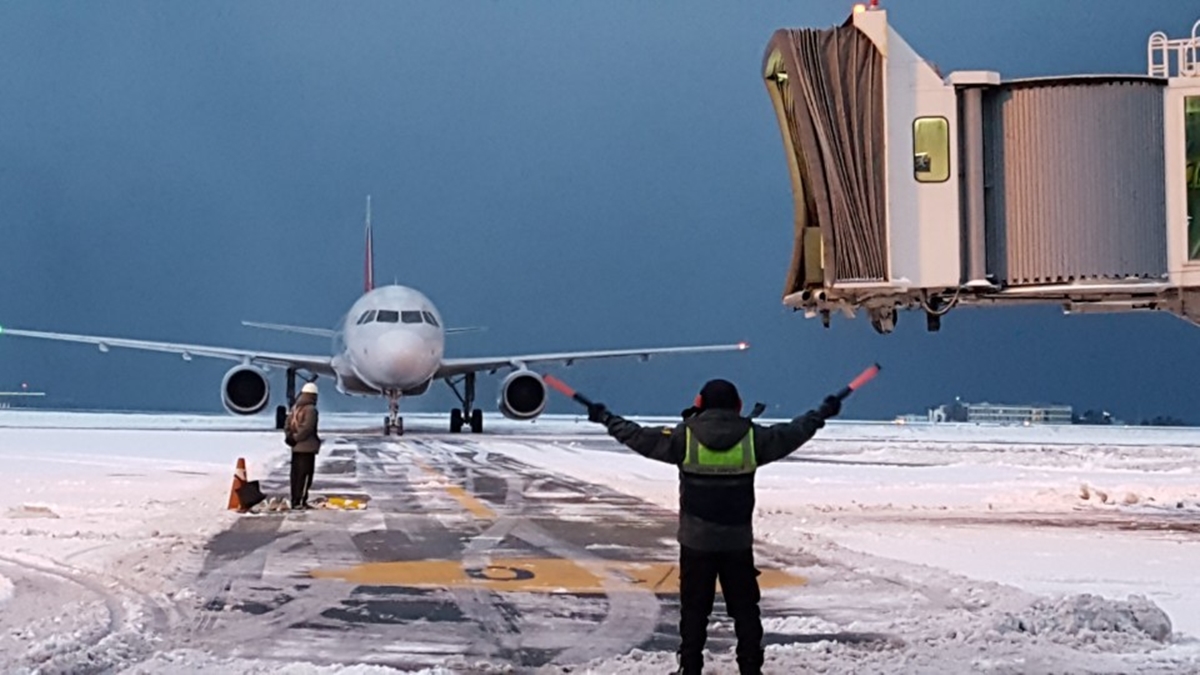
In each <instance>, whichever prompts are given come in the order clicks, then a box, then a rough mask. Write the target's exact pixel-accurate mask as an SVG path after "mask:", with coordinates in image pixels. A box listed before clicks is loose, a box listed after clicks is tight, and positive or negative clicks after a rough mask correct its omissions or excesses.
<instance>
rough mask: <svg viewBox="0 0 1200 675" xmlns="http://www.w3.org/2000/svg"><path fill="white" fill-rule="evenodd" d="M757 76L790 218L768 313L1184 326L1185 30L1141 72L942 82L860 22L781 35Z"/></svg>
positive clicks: (1191, 283) (1191, 109)
mask: <svg viewBox="0 0 1200 675" xmlns="http://www.w3.org/2000/svg"><path fill="white" fill-rule="evenodd" d="M763 78H764V82H765V84H766V87H767V91H768V93H769V95H770V99H771V103H772V105H773V107H774V110H775V114H776V117H777V119H778V122H779V127H780V130H781V132H782V137H783V146H784V151H785V152H784V154H785V157H786V161H787V167H788V170H789V174H790V176H791V187H792V195H793V203H794V218H793V222H792V225H793V232H794V237H793V255H792V261H791V265H790V267H789V270H788V274H787V279H786V282H785V286H784V297H783V301H784V304H786V305H787V306H790V307H792V308H794V309H796V310H802V311H804V312H805V314H806V316H808V317H810V318H811V317H818V316H819V317H821V319H822V321H823V322H824V323H825V325H826V326H828V325H829V323H830V318H831V315H833V314H844V315H846V316H849V317H853V316H854V315H855V314H856V313H857V312H859V311H861V312H864V313H865V314H866V315H867V316H868V317H869V319H870V321H871V324H872V325H873V326H874V327H875V329H876V330H877V331H879V332H880V333H889V332H891V331H892V330H893V329H894V328H895V325H896V319H897V314H898V312H899V311H900V310H904V309H911V310H916V311H920V312H922V313H923V314H924V315H925V317H926V325H927V327H928V329H929V330H937V329H938V328H939V327H940V325H941V317H942V316H943V315H945V314H946V313H947V312H949V311H950V310H951V309H954V308H956V307H959V306H971V305H1016V304H1028V303H1059V304H1062V306H1063V307H1064V310H1065V311H1066V312H1067V313H1082V312H1124V311H1133V310H1159V311H1167V312H1171V313H1173V314H1176V315H1178V316H1180V317H1182V318H1184V319H1187V320H1189V321H1191V322H1193V323H1197V324H1200V21H1197V22H1196V24H1195V26H1193V28H1192V33H1191V35H1190V36H1189V37H1186V38H1181V39H1172V38H1170V37H1168V36H1167V35H1165V34H1163V33H1154V34H1153V35H1151V36H1150V38H1149V42H1148V45H1147V72H1146V73H1145V74H1144V75H1143V74H1126V75H1067V76H1062V77H1047V78H1036V79H1017V80H1004V79H1002V78H1001V77H1000V74H999V73H996V72H990V71H961V72H952V73H949V74H948V75H943V74H942V73H941V72H939V71H938V70H937V68H936V67H935V66H933V65H932V64H930V63H929V62H927V61H925V60H924V59H923V58H921V56H920V55H919V54H917V52H916V51H914V50H913V49H912V47H910V46H909V45H908V43H907V42H905V41H904V39H903V38H902V37H900V35H899V34H898V33H896V31H895V30H893V29H892V28H891V27H890V26H889V25H888V22H887V12H886V11H885V10H883V9H879V8H877V7H875V6H874V3H872V6H871V7H866V6H863V5H859V6H857V7H855V11H854V13H853V14H851V16H850V18H849V19H848V20H847V21H846V22H845V23H844V24H843V25H841V26H837V27H833V28H829V29H824V30H814V29H783V30H779V31H776V32H775V34H774V35H773V36H772V37H771V39H770V42H769V43H768V44H767V48H766V53H765V55H764V58H763Z"/></svg>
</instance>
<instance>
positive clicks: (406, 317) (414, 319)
mask: <svg viewBox="0 0 1200 675" xmlns="http://www.w3.org/2000/svg"><path fill="white" fill-rule="evenodd" d="M400 321H401V322H403V323H421V313H420V312H417V311H407V312H400Z"/></svg>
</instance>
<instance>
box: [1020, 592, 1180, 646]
mask: <svg viewBox="0 0 1200 675" xmlns="http://www.w3.org/2000/svg"><path fill="white" fill-rule="evenodd" d="M997 630H999V631H1000V632H1002V633H1008V632H1020V633H1029V634H1030V635H1037V636H1042V637H1045V638H1048V639H1050V640H1053V641H1055V642H1058V643H1062V644H1074V645H1096V646H1100V647H1107V648H1110V649H1120V650H1127V649H1128V648H1129V647H1131V646H1136V645H1131V644H1129V643H1130V642H1143V641H1145V640H1147V639H1149V640H1154V641H1157V642H1166V641H1167V639H1168V638H1170V637H1171V619H1170V618H1168V617H1167V614H1166V612H1164V611H1162V609H1160V608H1159V607H1158V605H1155V604H1154V603H1153V602H1151V601H1150V600H1149V599H1147V598H1146V597H1145V596H1142V595H1130V596H1129V597H1128V599H1126V600H1110V599H1107V598H1103V597H1100V596H1098V595H1092V594H1090V593H1084V594H1082V595H1070V596H1063V597H1058V598H1041V599H1039V600H1037V601H1035V602H1034V603H1033V604H1031V605H1030V606H1029V607H1027V608H1026V609H1025V610H1024V611H1021V612H1019V613H1015V614H1008V615H1006V616H1005V617H1004V618H1003V619H1002V620H1001V621H1000V623H999V624H998V625H997Z"/></svg>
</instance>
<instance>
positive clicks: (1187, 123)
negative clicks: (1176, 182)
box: [1183, 96, 1200, 260]
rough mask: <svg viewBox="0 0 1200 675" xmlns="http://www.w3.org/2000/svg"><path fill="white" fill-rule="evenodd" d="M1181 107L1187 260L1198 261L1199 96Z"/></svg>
mask: <svg viewBox="0 0 1200 675" xmlns="http://www.w3.org/2000/svg"><path fill="white" fill-rule="evenodd" d="M1183 106H1184V121H1183V132H1184V133H1183V136H1184V143H1185V144H1186V147H1185V153H1186V156H1187V167H1186V175H1187V214H1188V226H1187V228H1188V259H1189V260H1200V96H1188V97H1187V98H1185V99H1184V103H1183Z"/></svg>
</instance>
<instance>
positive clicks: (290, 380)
mask: <svg viewBox="0 0 1200 675" xmlns="http://www.w3.org/2000/svg"><path fill="white" fill-rule="evenodd" d="M295 404H296V369H295V368H288V369H287V405H281V406H276V408H275V428H276V429H282V428H283V427H284V425H286V424H287V418H288V412H289V411H291V409H292V406H293V405H295Z"/></svg>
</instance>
